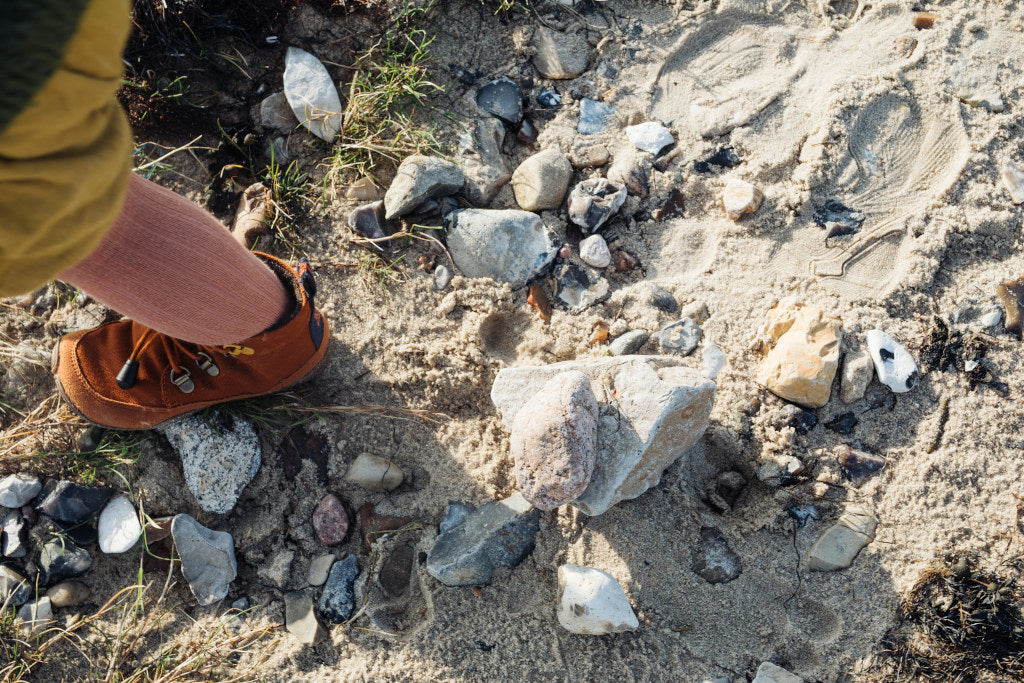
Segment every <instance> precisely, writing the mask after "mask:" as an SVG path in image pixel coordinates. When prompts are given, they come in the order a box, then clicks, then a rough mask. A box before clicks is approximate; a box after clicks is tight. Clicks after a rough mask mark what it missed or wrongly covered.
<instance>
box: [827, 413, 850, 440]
mask: <svg viewBox="0 0 1024 683" xmlns="http://www.w3.org/2000/svg"><path fill="white" fill-rule="evenodd" d="M825 426H826V427H828V428H829V429H831V430H832V431H833V432H835V433H836V434H852V433H853V429H854V427H856V426H857V416H856V415H855V414H854V413H853V412H852V411H851V412H847V413H843V414H842V415H837V416H836V417H835V418H833V419H831V420H829V421H828V422H826V423H825Z"/></svg>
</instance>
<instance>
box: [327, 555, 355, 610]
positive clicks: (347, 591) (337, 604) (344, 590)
mask: <svg viewBox="0 0 1024 683" xmlns="http://www.w3.org/2000/svg"><path fill="white" fill-rule="evenodd" d="M358 577H359V560H358V559H356V556H355V555H348V556H346V557H345V559H343V560H338V561H337V562H335V563H334V564H333V565H331V571H330V573H328V575H327V583H326V584H324V592H323V593H321V594H320V603H319V604H318V605H317V608H318V609H319V611H320V616H321V617H323V619H324V621H326V622H327V623H329V624H340V623H342V622H344V621H348V620H349V619H350V618H351V617H352V613H353V612H355V610H356V593H355V583H356V578H358Z"/></svg>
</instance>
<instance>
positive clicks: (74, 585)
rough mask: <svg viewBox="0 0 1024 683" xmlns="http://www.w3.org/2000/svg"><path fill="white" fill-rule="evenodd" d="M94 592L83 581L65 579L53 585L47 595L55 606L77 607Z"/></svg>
mask: <svg viewBox="0 0 1024 683" xmlns="http://www.w3.org/2000/svg"><path fill="white" fill-rule="evenodd" d="M90 595H92V592H91V591H90V590H89V587H88V586H86V585H85V584H84V583H82V582H81V581H63V582H61V583H58V584H57V585H56V586H51V587H50V589H49V590H47V591H46V597H48V598H49V599H50V604H51V605H53V606H54V607H77V606H78V605H81V604H82V603H83V602H85V601H86V600H88V599H89V596H90Z"/></svg>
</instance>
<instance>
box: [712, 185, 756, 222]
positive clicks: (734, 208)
mask: <svg viewBox="0 0 1024 683" xmlns="http://www.w3.org/2000/svg"><path fill="white" fill-rule="evenodd" d="M762 199H764V193H763V192H761V190H759V189H757V188H756V187H754V186H753V185H751V184H750V183H748V182H747V181H745V180H739V179H737V178H731V179H730V180H729V182H727V183H726V184H725V189H724V190H722V206H723V207H725V214H726V215H727V216H728V217H729V218H731V219H732V220H734V221H735V220H739V217H740V216H742V215H743V214H745V213H753V212H755V211H757V207H759V206H761V200H762Z"/></svg>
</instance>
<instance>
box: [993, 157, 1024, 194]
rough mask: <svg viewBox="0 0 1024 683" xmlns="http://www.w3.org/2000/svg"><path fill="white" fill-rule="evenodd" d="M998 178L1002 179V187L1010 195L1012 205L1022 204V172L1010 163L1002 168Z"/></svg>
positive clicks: (1023, 176) (1023, 185) (1023, 177)
mask: <svg viewBox="0 0 1024 683" xmlns="http://www.w3.org/2000/svg"><path fill="white" fill-rule="evenodd" d="M999 177H1001V178H1002V179H1003V185H1005V186H1006V190H1007V191H1008V192H1009V193H1010V200H1011V201H1012V202H1013V203H1014V204H1024V171H1022V170H1020V168H1019V167H1018V166H1017V165H1016V164H1015V163H1013V162H1012V161H1010V162H1007V164H1006V165H1005V166H1003V170H1002V171H1000V172H999Z"/></svg>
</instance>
